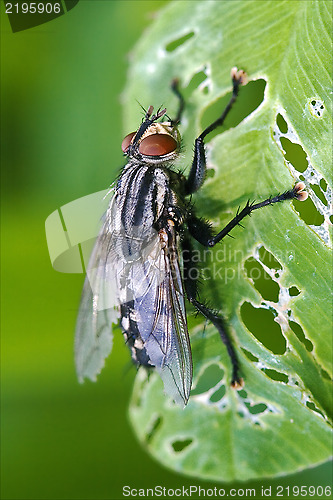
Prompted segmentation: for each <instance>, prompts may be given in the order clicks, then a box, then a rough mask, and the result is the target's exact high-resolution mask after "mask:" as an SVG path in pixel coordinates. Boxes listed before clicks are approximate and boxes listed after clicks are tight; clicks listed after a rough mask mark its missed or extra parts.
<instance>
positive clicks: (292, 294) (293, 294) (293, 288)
mask: <svg viewBox="0 0 333 500" xmlns="http://www.w3.org/2000/svg"><path fill="white" fill-rule="evenodd" d="M300 293H301V292H300V291H299V289H298V288H297V286H291V287H290V288H289V295H290V297H297V295H299V294H300Z"/></svg>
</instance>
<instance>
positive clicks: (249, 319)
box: [241, 302, 286, 354]
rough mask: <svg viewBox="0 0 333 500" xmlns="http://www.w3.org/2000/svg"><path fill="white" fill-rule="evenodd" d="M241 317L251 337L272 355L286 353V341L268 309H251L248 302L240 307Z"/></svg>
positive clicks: (251, 306)
mask: <svg viewBox="0 0 333 500" xmlns="http://www.w3.org/2000/svg"><path fill="white" fill-rule="evenodd" d="M241 316H242V320H243V322H244V324H245V326H246V327H247V328H248V330H250V332H252V333H253V335H254V336H255V337H256V338H257V339H258V340H259V341H260V342H261V343H262V344H263V345H264V346H265V347H266V348H267V349H269V350H270V351H272V352H273V353H274V354H284V353H285V352H286V339H285V338H284V336H283V335H282V332H281V329H280V326H279V325H278V323H276V322H275V321H274V314H273V313H272V311H271V310H269V309H263V308H260V307H259V308H256V307H253V305H252V304H250V303H249V302H243V304H242V305H241Z"/></svg>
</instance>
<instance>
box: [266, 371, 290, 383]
mask: <svg viewBox="0 0 333 500" xmlns="http://www.w3.org/2000/svg"><path fill="white" fill-rule="evenodd" d="M263 372H264V373H265V375H267V377H269V378H271V379H272V380H277V381H278V382H284V383H285V384H288V380H289V379H288V376H287V375H285V374H284V373H281V372H277V371H276V370H272V369H271V368H265V369H264V370H263Z"/></svg>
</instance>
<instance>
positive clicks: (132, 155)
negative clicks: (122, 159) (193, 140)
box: [122, 122, 181, 165]
mask: <svg viewBox="0 0 333 500" xmlns="http://www.w3.org/2000/svg"><path fill="white" fill-rule="evenodd" d="M180 142H181V139H180V134H179V131H178V129H177V127H176V126H175V125H173V124H172V123H171V122H161V123H160V122H154V123H150V124H148V125H147V126H146V127H144V124H143V125H142V126H141V127H140V128H139V129H138V130H137V131H136V132H132V133H131V134H128V135H127V136H126V137H125V138H124V140H123V142H122V150H123V152H124V154H125V155H126V156H127V157H128V158H129V159H133V160H136V161H138V162H139V163H140V162H145V163H149V164H153V165H156V164H164V163H168V162H171V161H173V160H175V158H177V156H178V154H179V150H180Z"/></svg>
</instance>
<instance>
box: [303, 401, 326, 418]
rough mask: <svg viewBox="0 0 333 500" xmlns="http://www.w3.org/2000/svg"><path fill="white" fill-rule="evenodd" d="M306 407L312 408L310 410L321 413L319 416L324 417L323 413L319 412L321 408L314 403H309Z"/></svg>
mask: <svg viewBox="0 0 333 500" xmlns="http://www.w3.org/2000/svg"><path fill="white" fill-rule="evenodd" d="M306 406H307V407H308V408H310V410H312V411H315V412H316V413H319V415H321V416H322V417H323V416H324V415H323V414H322V412H321V411H320V410H319V408H318V407H317V406H316V405H315V404H314V403H312V401H307V402H306Z"/></svg>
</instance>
